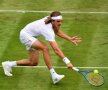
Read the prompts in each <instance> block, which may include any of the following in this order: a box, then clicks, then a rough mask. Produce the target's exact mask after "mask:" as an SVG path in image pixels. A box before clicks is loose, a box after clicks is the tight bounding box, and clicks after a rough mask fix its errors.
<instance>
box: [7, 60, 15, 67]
mask: <svg viewBox="0 0 108 90" xmlns="http://www.w3.org/2000/svg"><path fill="white" fill-rule="evenodd" d="M8 64H9V66H10V67H14V66H17V64H16V61H9V62H8Z"/></svg>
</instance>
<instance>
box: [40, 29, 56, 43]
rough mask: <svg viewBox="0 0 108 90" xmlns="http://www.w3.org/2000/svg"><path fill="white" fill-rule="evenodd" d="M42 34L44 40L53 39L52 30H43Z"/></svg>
mask: <svg viewBox="0 0 108 90" xmlns="http://www.w3.org/2000/svg"><path fill="white" fill-rule="evenodd" d="M42 35H43V36H44V37H45V40H48V41H55V33H54V31H53V30H48V29H47V30H45V31H44V32H43V33H42Z"/></svg>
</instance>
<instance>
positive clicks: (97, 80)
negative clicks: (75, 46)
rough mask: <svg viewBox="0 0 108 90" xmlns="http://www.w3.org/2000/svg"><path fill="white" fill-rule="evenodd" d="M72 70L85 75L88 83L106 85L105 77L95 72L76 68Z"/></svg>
mask: <svg viewBox="0 0 108 90" xmlns="http://www.w3.org/2000/svg"><path fill="white" fill-rule="evenodd" d="M72 69H73V70H75V71H77V72H79V73H80V74H81V75H83V76H84V78H85V79H86V81H88V82H89V83H90V84H91V85H94V86H101V85H103V84H104V77H103V76H102V75H101V74H99V73H94V72H93V70H91V71H88V70H79V69H77V68H75V67H73V68H72Z"/></svg>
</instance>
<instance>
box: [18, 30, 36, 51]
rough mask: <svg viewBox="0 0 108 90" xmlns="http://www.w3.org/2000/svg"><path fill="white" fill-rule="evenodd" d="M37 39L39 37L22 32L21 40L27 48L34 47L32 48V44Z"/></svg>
mask: <svg viewBox="0 0 108 90" xmlns="http://www.w3.org/2000/svg"><path fill="white" fill-rule="evenodd" d="M36 40H37V38H35V37H32V36H30V35H29V34H28V33H26V32H25V31H21V32H20V41H21V43H22V44H24V45H25V46H26V49H27V50H30V49H33V48H31V46H32V44H33V43H34V42H35V41H36Z"/></svg>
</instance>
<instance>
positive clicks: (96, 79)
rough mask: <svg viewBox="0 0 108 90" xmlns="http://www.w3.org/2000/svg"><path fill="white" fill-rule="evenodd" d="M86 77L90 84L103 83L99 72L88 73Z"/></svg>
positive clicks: (98, 84) (97, 84)
mask: <svg viewBox="0 0 108 90" xmlns="http://www.w3.org/2000/svg"><path fill="white" fill-rule="evenodd" d="M86 77H87V79H88V81H89V83H91V84H92V85H95V86H100V85H102V84H103V83H104V80H103V77H102V76H101V75H99V74H94V73H88V74H87V76H86Z"/></svg>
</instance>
